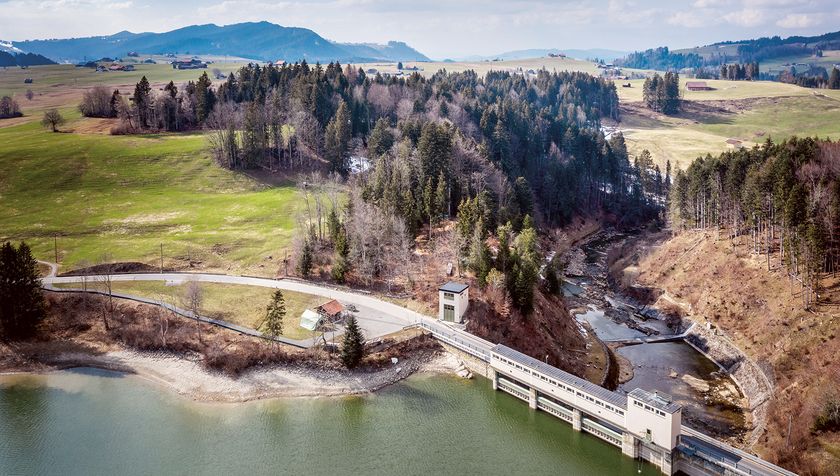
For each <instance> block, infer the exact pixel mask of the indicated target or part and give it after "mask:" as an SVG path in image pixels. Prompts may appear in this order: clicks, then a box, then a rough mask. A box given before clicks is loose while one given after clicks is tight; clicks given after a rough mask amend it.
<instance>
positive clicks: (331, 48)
mask: <svg viewBox="0 0 840 476" xmlns="http://www.w3.org/2000/svg"><path fill="white" fill-rule="evenodd" d="M11 46H12V47H15V48H18V49H20V50H23V51H26V52H30V53H37V54H42V55H44V56H46V57H48V58H51V59H53V60H57V61H70V62H78V61H82V60H83V59H85V58H87V59H88V60H90V59H93V58H103V57H110V58H119V57H123V56H125V55H127V54H128V53H129V52H132V51H136V52H138V53H140V54H165V53H182V54H184V53H186V54H202V55H231V56H241V57H244V58H252V59H255V60H260V61H278V60H284V61H288V62H295V61H300V60H304V59H305V60H306V61H308V62H310V63H315V62H316V61H320V62H322V63H328V62H330V61H340V62H342V63H346V62H348V61H351V60H352V61H356V62H358V61H362V60H378V59H392V60H396V61H399V60H403V59H406V60H407V59H412V60H413V59H415V58H418V59H420V60H421V61H422V60H428V58H426V57H425V56H423V55H422V54H420V53H418V52H417V51H415V50H414V49H412V48H410V47H408V46H407V45H406V44H405V43H399V42H390V43H388V44H387V45H350V46H345V45H339V44H336V43H332V42H330V41H328V40H326V39H324V38H322V37H321V36H320V35H318V34H317V33H315V32H314V31H312V30H309V29H306V28H294V27H283V26H280V25H275V24H273V23H269V22H265V21H263V22H259V23H237V24H234V25H227V26H216V25H212V24H210V25H193V26H188V27H185V28H179V29H177V30H173V31H169V32H165V33H131V32H128V31H122V32H120V33H117V34H114V35H109V36H96V37H88V38H72V39H60V40H33V41H18V42H13V43H12V44H11Z"/></svg>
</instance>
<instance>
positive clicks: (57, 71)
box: [0, 63, 242, 107]
mask: <svg viewBox="0 0 840 476" xmlns="http://www.w3.org/2000/svg"><path fill="white" fill-rule="evenodd" d="M104 64H105V63H103V65H104ZM134 67H135V68H136V69H135V71H114V72H106V73H96V72H94V71H93V70H92V69H90V68H77V67H76V66H74V65H51V66H30V67H29V68H28V69H20V68H11V67H10V68H0V96H10V95H12V94H15V93H24V92H26V90H27V89H31V90H32V91H33V92H35V93H38V92H39V91H48V90H55V89H68V88H81V87H88V86H95V85H97V84H104V85H107V86H112V85H125V86H128V85H130V87H131V90H132V91H133V89H134V84H136V83H137V82H138V81H140V78H142V77H143V76H146V79H148V80H149V82H151V83H163V82H167V83H168V82H169V81H175V84H176V85H179V86H180V84H181V83H185V82H187V81H196V80H198V78H199V77H200V76H201V75H202V73H204V72H205V71H206V72H207V74H208V75H210V74H211V71H212V70H213V69H214V68H218V69H219V70H221V71H222V73H224V74H225V75H227V74H228V73H230V72H231V71H236V70H238V69H239V68H241V67H242V65H241V64H235V63H213V64H212V65H210V67H209V68H207V69H198V70H196V69H185V70H177V69H173V68H172V65H168V64H135V65H134ZM26 78H32V80H33V82H32V83H31V84H25V83H24V82H23V80H24V79H26ZM121 89H124V88H121ZM18 100H19V101H20V98H19V99H18ZM21 102H23V101H21ZM21 107H25V106H24V105H23V104H21Z"/></svg>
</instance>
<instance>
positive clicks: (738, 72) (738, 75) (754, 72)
mask: <svg viewBox="0 0 840 476" xmlns="http://www.w3.org/2000/svg"><path fill="white" fill-rule="evenodd" d="M759 75H760V71H759V65H758V61H754V62H750V63H745V64H722V65H721V66H720V79H728V80H730V81H741V80H747V81H758V79H759Z"/></svg>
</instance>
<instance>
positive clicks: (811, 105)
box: [618, 78, 840, 170]
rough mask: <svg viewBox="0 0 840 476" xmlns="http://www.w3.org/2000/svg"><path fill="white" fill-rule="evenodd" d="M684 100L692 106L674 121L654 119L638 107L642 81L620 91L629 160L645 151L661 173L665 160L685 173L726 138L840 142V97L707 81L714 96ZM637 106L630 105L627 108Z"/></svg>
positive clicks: (688, 94)
mask: <svg viewBox="0 0 840 476" xmlns="http://www.w3.org/2000/svg"><path fill="white" fill-rule="evenodd" d="M681 81H682V83H683V91H684V99H686V100H689V101H692V102H695V103H696V104H694V105H687V106H686V107H684V108H683V111H682V112H681V113H680V114H678V115H676V116H670V117H669V116H664V115H661V114H656V113H652V112H651V111H649V110H647V109H645V108H643V107H641V102H640V101H641V100H642V85H643V83H644V81H632V82H631V83H632V84H633V87H631V88H622V87H619V88H618V92H619V97H620V99H621V101H622V103H624V108H623V110H622V120H621V123H620V124H619V127H620V128H621V129H630V131H629V132H627V133H625V136H626V137H627V141H628V149H629V151H630V153H631V154H639V153H640V152H641V151H642V150H644V149H648V150H650V151H651V153H652V154H653V156H654V160H656V161H657V162H658V163H660V166H661V167H662V168H663V170H664V165H665V161H666V160H670V161H671V163H672V165H674V164H677V163H679V164H680V165H681V166H682V167H683V168H685V167H686V166H688V164H689V163H690V162H691V160H693V159H695V158H697V157H698V156H705V155H706V154H707V153H712V154H713V155H716V154H718V153H720V152H722V151H723V150H725V145H724V142H725V141H726V139H729V138H738V139H741V140H743V141H745V146H746V147H751V146H752V145H754V144H755V143H760V142H763V141H764V140H765V139H766V138H767V137H772V138H773V139H774V140H777V141H780V140H782V139H784V138H787V137H789V136H792V135H798V136H806V135H811V136H813V135H818V136H819V137H828V138H831V139H832V140H837V139H840V129H838V128H837V126H836V124H837V123H838V121H840V91H819V93H820V94H825V96H818V95H816V94H814V92H813V91H812V90H810V89H806V88H800V87H798V86H792V85H788V84H780V83H772V82H747V81H737V82H734V81H707V83H708V84H709V85H710V86H711V87H713V88H715V89H714V90H712V91H685V87H684V85H685V81H686V80H685V79H684V78H682V79H681ZM636 102H637V103H638V104H628V103H636Z"/></svg>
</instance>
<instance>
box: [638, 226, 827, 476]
mask: <svg viewBox="0 0 840 476" xmlns="http://www.w3.org/2000/svg"><path fill="white" fill-rule="evenodd" d="M721 236H722V237H723V239H721V240H719V241H717V242H716V241H715V235H714V234H712V233H705V234H704V233H702V232H691V233H685V234H683V235H680V236H677V237H673V238H671V239H668V240H667V241H665V242H663V243H661V244H660V245H659V246H658V247H657V249H656V251H655V252H654V253H652V254H651V255H650V256H648V257H646V258H642V259H640V260H639V266H638V269H639V274H638V277H637V283H639V284H640V285H642V286H645V287H649V288H655V289H657V290H660V289H661V290H664V291H665V292H666V293H667V295H668V296H669V297H670V298H672V299H673V300H675V301H677V302H679V303H682V304H684V306H677V305H674V304H672V303H669V304H668V306H670V307H676V308H680V309H681V310H682V311H683V312H686V311H688V312H690V314H691V316H692V318H693V319H694V320H697V321H700V322H701V323H705V322H709V323H711V324H712V325H714V326H716V327H717V328H719V329H720V330H721V331H722V332H724V334H725V335H726V336H728V337H729V338H730V339H731V340H732V341H733V342H735V343H736V345H738V346H739V347H740V348H741V349H742V350H743V351H744V352H746V353H747V354H748V355H749V356H750V357H751V358H752V359H753V360H755V361H757V362H759V364H761V363H762V362H767V363H769V364H770V365H771V366H772V369H773V377H774V378H775V381H776V385H777V388H776V398H775V400H774V401H773V402H772V404H771V406H770V408H769V410H768V425H767V432H766V433H765V437H764V438H762V440H760V441H759V444H758V445H756V447H755V448H754V449H755V450H756V451H758V452H759V453H760V454H762V455H763V456H764V457H766V458H768V459H770V460H771V461H775V462H777V463H778V464H780V465H781V466H783V467H785V468H787V469H789V470H792V471H796V472H798V473H800V474H836V473H835V472H833V470H832V468H837V467H838V466H840V457H838V454H835V453H832V452H830V451H827V450H826V449H825V448H824V446H821V445H820V444H819V441H822V440H826V441H837V439H838V438H840V437H838V435H837V434H835V433H822V434H816V433H814V432H813V431H812V430H811V427H812V426H813V424H814V419H815V417H816V414H817V413H818V410H819V409H821V408H822V404H824V401H823V400H822V398H823V397H822V396H821V394H820V391H819V389H820V388H821V387H822V386H823V385H824V384H825V383H826V382H829V381H835V380H836V376H837V375H840V339H837V338H836V336H837V335H840V316H838V306H837V304H835V303H838V302H840V281H838V279H837V278H834V277H832V276H830V275H828V276H824V277H823V281H822V283H823V286H824V289H823V290H822V292H821V296H822V298H821V299H820V302H819V303H817V305H816V306H813V305H812V309H804V308H803V306H802V301H801V297H800V295H799V291H798V289H797V288H796V287H794V289H793V292H791V289H790V283H789V279H787V278H786V275H785V274H784V272H783V270H782V269H780V268H779V265H778V250H776V251H775V253H773V252H772V250H771V260H770V267H771V270H770V271H768V269H767V260H766V255H761V256H758V255H755V254H750V253H748V250H747V246H745V244H744V243H741V244H740V245H739V246H738V248H737V253H736V252H735V251H733V247H732V245H731V242H730V241H729V240H728V239H725V236H726V235H725V231H722V232H721ZM700 238H703V239H702V241H701V242H700V244H699V245H697V246H696V247H695V248H694V249H692V250H691V251H689V252H688V253H686V252H687V251H688V250H689V249H690V248H691V247H692V246H693V245H694V244H695V243H697V242H698V240H699V239H700ZM665 302H666V301H664V300H663V299H660V301H659V304H664V303H665ZM689 306H690V311H689ZM790 416H793V424H792V430H791V444H790V446H787V447H786V439H787V431H788V423H789V417H790Z"/></svg>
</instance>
